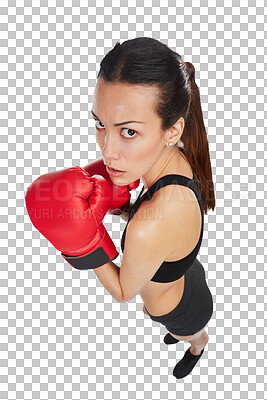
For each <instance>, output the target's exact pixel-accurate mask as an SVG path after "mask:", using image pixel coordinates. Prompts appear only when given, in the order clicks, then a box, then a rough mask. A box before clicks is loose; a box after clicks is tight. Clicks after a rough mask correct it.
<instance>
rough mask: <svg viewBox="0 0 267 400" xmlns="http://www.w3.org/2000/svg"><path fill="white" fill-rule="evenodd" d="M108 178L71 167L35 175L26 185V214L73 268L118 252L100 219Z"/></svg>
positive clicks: (106, 198) (105, 204)
mask: <svg viewBox="0 0 267 400" xmlns="http://www.w3.org/2000/svg"><path fill="white" fill-rule="evenodd" d="M109 199H110V187H109V184H108V182H107V181H106V180H105V179H104V178H103V177H102V176H100V175H94V176H90V175H89V174H88V173H87V172H86V171H85V170H84V169H83V168H81V167H73V168H68V169H63V170H60V171H56V172H51V173H48V174H45V175H42V176H40V177H39V178H37V179H36V180H35V181H34V182H33V183H32V184H31V185H30V186H29V187H28V189H27V193H26V197H25V202H26V207H27V211H28V214H29V217H30V219H31V221H32V223H33V225H34V226H35V228H36V229H38V230H39V232H40V233H41V234H42V235H43V236H44V237H46V238H47V240H49V242H51V243H52V245H53V246H54V247H55V248H56V249H57V250H59V251H60V252H61V255H62V257H63V258H64V259H65V260H66V261H67V262H68V263H69V264H70V265H72V266H73V267H75V268H77V269H94V268H98V267H100V266H102V265H104V264H106V263H107V262H109V261H112V260H114V259H115V258H116V257H117V256H118V254H119V253H118V252H117V250H116V247H115V245H114V243H113V241H112V240H111V238H110V236H109V234H108V232H107V231H106V229H105V227H104V225H103V223H102V220H103V218H104V216H105V215H106V212H107V209H108V204H109Z"/></svg>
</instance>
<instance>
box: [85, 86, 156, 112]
mask: <svg viewBox="0 0 267 400" xmlns="http://www.w3.org/2000/svg"><path fill="white" fill-rule="evenodd" d="M157 92H158V90H157V89H156V87H153V86H148V85H131V84H127V83H110V82H105V81H104V80H103V79H100V78H99V79H98V81H97V84H96V87H95V92H94V99H93V104H94V111H95V112H96V114H97V109H96V108H99V110H101V111H102V110H105V109H106V108H107V107H108V109H109V110H111V109H112V110H113V112H114V110H116V112H124V111H127V112H129V111H131V113H135V112H138V113H140V112H141V113H142V114H144V113H147V112H152V111H153V108H154V103H155V101H156V99H157Z"/></svg>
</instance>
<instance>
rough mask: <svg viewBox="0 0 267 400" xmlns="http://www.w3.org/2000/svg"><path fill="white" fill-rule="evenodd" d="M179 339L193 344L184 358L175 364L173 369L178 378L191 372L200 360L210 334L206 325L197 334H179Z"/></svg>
mask: <svg viewBox="0 0 267 400" xmlns="http://www.w3.org/2000/svg"><path fill="white" fill-rule="evenodd" d="M176 337H177V338H179V339H178V340H180V338H181V340H185V341H187V342H189V343H190V344H191V347H189V348H188V349H187V350H186V352H185V354H184V356H183V358H182V359H181V360H180V361H179V362H178V363H177V364H176V365H175V367H174V369H173V375H174V376H175V377H176V378H177V379H181V378H184V377H185V376H186V375H188V374H190V372H191V371H192V369H193V368H194V366H195V365H196V363H197V362H198V360H199V359H200V357H201V356H202V354H203V351H204V347H205V346H206V344H207V343H208V341H209V336H208V334H207V332H206V331H205V327H204V328H203V329H201V331H199V332H197V333H196V334H195V335H191V336H177V335H176Z"/></svg>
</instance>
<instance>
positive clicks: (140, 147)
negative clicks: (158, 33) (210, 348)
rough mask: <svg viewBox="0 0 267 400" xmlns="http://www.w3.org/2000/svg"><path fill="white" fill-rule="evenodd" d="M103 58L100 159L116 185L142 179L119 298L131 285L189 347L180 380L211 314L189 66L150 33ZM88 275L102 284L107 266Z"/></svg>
mask: <svg viewBox="0 0 267 400" xmlns="http://www.w3.org/2000/svg"><path fill="white" fill-rule="evenodd" d="M100 65H101V68H100V71H99V73H98V76H97V78H98V81H97V85H96V89H95V93H94V102H93V109H92V114H93V116H94V118H95V120H96V139H97V142H98V144H99V147H100V149H101V152H102V155H103V160H104V162H105V164H106V165H107V167H110V168H114V169H117V170H120V171H121V173H119V172H114V171H113V170H111V169H110V168H108V172H109V174H110V178H111V180H112V182H113V183H114V184H116V185H119V186H124V185H127V184H129V183H130V182H133V181H136V180H137V179H139V178H141V177H142V179H143V182H144V187H143V189H142V191H141V193H140V195H139V197H138V199H137V200H136V202H135V203H134V204H132V203H131V207H130V208H129V209H128V210H126V211H123V212H122V214H121V217H122V218H123V219H124V220H125V221H127V225H126V228H125V231H124V233H123V237H122V242H121V245H122V251H123V252H124V254H123V260H122V263H121V268H120V269H121V271H120V283H121V286H122V288H124V291H125V293H126V294H127V295H126V300H128V301H129V300H130V299H131V298H133V296H135V295H136V292H138V293H139V294H140V295H141V297H142V299H143V301H144V312H145V313H147V314H148V315H149V316H150V318H151V319H152V320H154V321H157V322H159V323H162V324H163V325H164V326H166V328H167V330H168V331H169V333H168V334H167V335H166V336H165V338H164V341H165V343H166V344H171V343H177V342H178V341H179V340H182V341H187V342H189V343H190V344H191V347H190V348H189V349H188V350H187V351H186V353H185V355H184V357H183V359H182V360H180V362H178V364H177V365H176V366H175V368H174V371H173V374H174V376H175V377H176V378H183V377H184V376H186V375H188V374H189V373H190V372H191V371H192V369H193V367H194V366H195V364H196V362H197V361H198V360H199V358H200V357H201V355H202V354H203V351H204V347H205V346H206V344H207V343H208V335H207V333H206V331H205V327H206V325H207V322H208V321H209V320H210V318H211V316H212V313H213V300H212V296H211V293H210V290H209V288H208V286H207V283H206V279H205V271H204V268H203V266H202V265H201V263H200V262H199V261H198V260H197V259H196V256H197V254H198V251H199V248H200V245H201V241H202V236H203V225H204V220H203V218H204V212H205V213H207V210H208V209H212V210H214V208H215V197H214V188H213V181H212V171H211V164H210V157H209V148H208V141H207V134H206V130H205V127H204V122H203V115H202V110H201V104H200V96H199V91H198V88H197V85H196V83H195V79H194V72H195V70H194V67H193V65H192V64H190V63H184V62H183V60H182V59H181V57H180V55H179V54H177V53H175V52H173V51H172V50H170V49H169V48H168V47H167V46H166V45H164V44H162V43H160V42H159V41H157V40H155V39H152V38H148V37H140V38H136V39H132V40H128V41H126V42H124V43H123V44H121V45H120V44H119V43H116V45H115V47H114V48H113V49H112V50H111V51H110V52H109V53H108V54H107V55H106V56H105V57H104V59H103V60H102V62H101V64H100ZM178 142H179V144H180V147H179V146H178ZM108 264H110V263H108ZM95 272H96V274H97V276H98V277H99V279H100V278H101V279H100V280H101V282H102V283H103V282H104V278H103V277H102V276H100V274H102V273H103V274H105V270H104V268H103V267H102V268H98V269H96V270H95ZM102 278H103V279H102ZM127 279H128V281H127ZM111 280H112V278H111ZM126 282H127V283H126ZM103 284H104V283H103ZM138 285H139V286H138ZM104 286H105V287H106V288H107V289H108V287H107V285H105V284H104ZM138 289H139V290H138Z"/></svg>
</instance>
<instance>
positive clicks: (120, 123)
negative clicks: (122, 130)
mask: <svg viewBox="0 0 267 400" xmlns="http://www.w3.org/2000/svg"><path fill="white" fill-rule="evenodd" d="M91 113H92V115H93V116H94V117H95V118H97V119H98V121H100V119H99V118H98V116H97V115H95V113H94V112H93V110H91ZM131 123H137V124H144V122H141V121H124V122H117V123H116V124H114V126H121V125H124V124H131Z"/></svg>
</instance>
